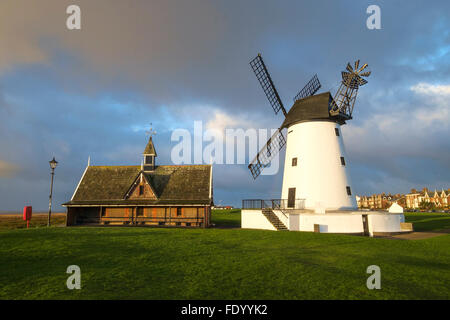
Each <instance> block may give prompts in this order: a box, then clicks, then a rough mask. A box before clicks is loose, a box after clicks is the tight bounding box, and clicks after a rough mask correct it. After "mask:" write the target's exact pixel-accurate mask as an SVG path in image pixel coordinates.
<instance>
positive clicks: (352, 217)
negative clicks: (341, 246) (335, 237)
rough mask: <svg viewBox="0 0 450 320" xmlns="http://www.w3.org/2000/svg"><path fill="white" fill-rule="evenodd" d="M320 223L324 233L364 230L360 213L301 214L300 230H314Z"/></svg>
mask: <svg viewBox="0 0 450 320" xmlns="http://www.w3.org/2000/svg"><path fill="white" fill-rule="evenodd" d="M315 224H318V225H320V232H324V233H360V232H364V227H363V223H362V215H360V214H348V213H342V214H335V213H326V214H314V213H310V214H309V213H302V214H301V215H300V229H299V231H314V225H315Z"/></svg>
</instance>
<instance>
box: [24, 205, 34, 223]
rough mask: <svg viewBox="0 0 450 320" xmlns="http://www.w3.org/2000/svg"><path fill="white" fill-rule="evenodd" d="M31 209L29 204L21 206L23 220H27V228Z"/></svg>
mask: <svg viewBox="0 0 450 320" xmlns="http://www.w3.org/2000/svg"><path fill="white" fill-rule="evenodd" d="M32 212H33V209H32V207H31V206H26V207H23V220H26V221H27V228H28V227H29V226H30V220H31V215H32Z"/></svg>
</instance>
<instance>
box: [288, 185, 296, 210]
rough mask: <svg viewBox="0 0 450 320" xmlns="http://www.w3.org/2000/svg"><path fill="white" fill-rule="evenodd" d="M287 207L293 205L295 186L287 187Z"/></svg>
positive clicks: (292, 206)
mask: <svg viewBox="0 0 450 320" xmlns="http://www.w3.org/2000/svg"><path fill="white" fill-rule="evenodd" d="M287 206H288V208H294V207H295V188H289V190H288V205H287Z"/></svg>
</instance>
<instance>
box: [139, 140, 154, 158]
mask: <svg viewBox="0 0 450 320" xmlns="http://www.w3.org/2000/svg"><path fill="white" fill-rule="evenodd" d="M142 154H148V155H154V156H155V157H156V156H157V154H156V149H155V146H154V144H153V140H152V137H150V139H148V143H147V145H146V146H145V149H144V152H143V153H142Z"/></svg>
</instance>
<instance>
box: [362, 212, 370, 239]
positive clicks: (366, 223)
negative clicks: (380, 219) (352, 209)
mask: <svg viewBox="0 0 450 320" xmlns="http://www.w3.org/2000/svg"><path fill="white" fill-rule="evenodd" d="M362 222H363V228H364V235H365V236H368V235H369V219H368V218H367V214H363V215H362Z"/></svg>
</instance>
